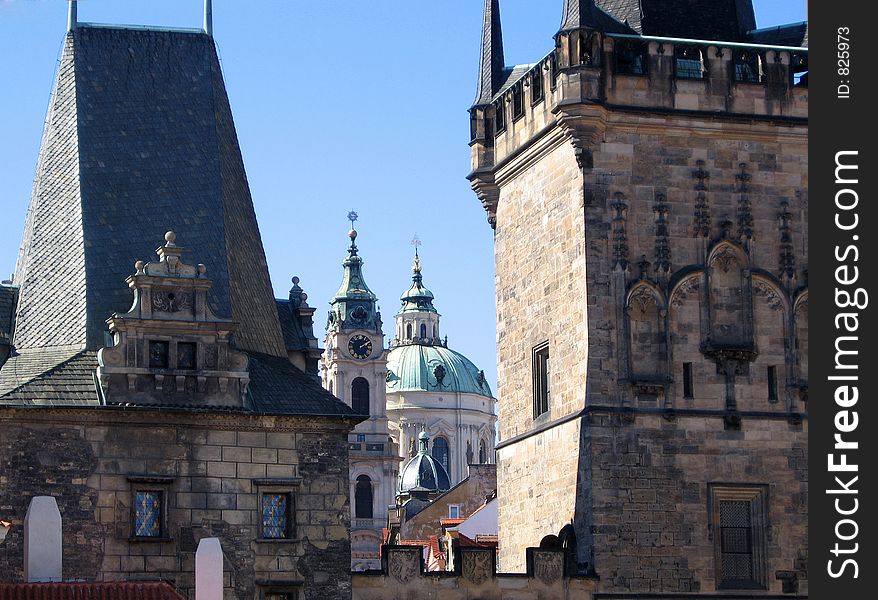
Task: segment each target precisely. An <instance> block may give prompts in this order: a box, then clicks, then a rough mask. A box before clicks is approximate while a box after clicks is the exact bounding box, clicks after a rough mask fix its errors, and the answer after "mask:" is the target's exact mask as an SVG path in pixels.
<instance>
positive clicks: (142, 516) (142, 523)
mask: <svg viewBox="0 0 878 600" xmlns="http://www.w3.org/2000/svg"><path fill="white" fill-rule="evenodd" d="M162 509H163V505H162V492H160V491H155V490H138V491H136V492H134V537H145V538H151V537H162V516H163V515H162Z"/></svg>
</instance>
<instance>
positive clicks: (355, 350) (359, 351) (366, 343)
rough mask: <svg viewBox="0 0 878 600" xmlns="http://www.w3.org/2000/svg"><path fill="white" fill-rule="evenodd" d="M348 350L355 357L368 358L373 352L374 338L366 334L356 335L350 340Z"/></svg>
mask: <svg viewBox="0 0 878 600" xmlns="http://www.w3.org/2000/svg"><path fill="white" fill-rule="evenodd" d="M348 352H350V353H351V356H353V357H354V358H359V359H364V358H368V357H369V355H370V354H372V340H370V339H369V338H367V337H366V336H365V335H355V336H353V337H351V339H350V340H349V341H348Z"/></svg>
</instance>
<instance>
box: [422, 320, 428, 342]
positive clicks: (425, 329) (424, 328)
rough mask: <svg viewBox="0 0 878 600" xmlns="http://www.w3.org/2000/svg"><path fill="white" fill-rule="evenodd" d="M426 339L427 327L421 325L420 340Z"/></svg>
mask: <svg viewBox="0 0 878 600" xmlns="http://www.w3.org/2000/svg"><path fill="white" fill-rule="evenodd" d="M426 337H427V326H426V325H424V324H423V323H421V339H425V338H426Z"/></svg>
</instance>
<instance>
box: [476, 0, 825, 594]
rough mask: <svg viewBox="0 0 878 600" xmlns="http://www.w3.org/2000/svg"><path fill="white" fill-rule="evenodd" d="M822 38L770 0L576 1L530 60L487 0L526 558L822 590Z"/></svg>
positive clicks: (633, 578) (486, 131)
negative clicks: (818, 572) (815, 565)
mask: <svg viewBox="0 0 878 600" xmlns="http://www.w3.org/2000/svg"><path fill="white" fill-rule="evenodd" d="M805 46H807V24H804V23H799V24H794V25H789V26H782V27H777V28H772V29H765V30H760V29H756V25H755V18H754V13H753V8H752V5H751V2H750V1H749V0H717V1H712V2H706V1H700V0H672V1H665V2H659V1H657V0H642V1H641V2H629V1H613V0H606V1H603V2H595V1H590V0H579V1H577V0H566V1H565V2H564V6H563V16H562V23H561V25H560V27H559V29H558V31H557V32H556V34H555V36H554V46H553V48H552V49H551V51H550V52H549V53H548V54H547V55H546V56H544V57H543V58H541V59H539V60H537V61H536V62H535V63H534V64H529V65H519V66H511V67H510V66H506V65H505V64H504V60H503V58H504V57H503V46H502V35H501V28H500V18H499V2H498V0H486V2H485V18H484V29H483V34H482V48H481V53H480V66H479V77H478V94H477V98H476V100H475V103H474V105H473V106H472V107H471V109H470V115H471V140H470V147H471V149H472V171H471V173H470V175H469V176H468V178H469V180H470V181H471V183H472V187H473V189H474V191H475V192H476V194H477V196H478V198H479V199H480V200H481V202H482V204H483V205H484V207H485V210H486V212H487V216H488V221H489V223H490V225H491V227H493V228H494V233H495V257H496V286H497V287H496V294H497V315H498V316H497V352H498V394H497V395H498V399H499V407H500V424H501V428H500V436H501V441H500V442H499V444H498V447H497V449H498V470H497V476H498V501H499V526H500V569H501V570H503V571H520V570H523V569H524V565H523V563H522V562H521V557H522V556H523V549H524V548H525V547H526V546H531V545H534V544H536V543H539V542H540V540H541V538H542V543H543V545H544V546H545V547H563V548H565V549H566V550H567V551H568V552H567V554H568V561H567V568H568V570H579V571H585V572H594V573H597V575H599V576H600V578H601V589H602V591H610V592H617V591H618V592H623V591H624V592H650V593H652V592H659V593H668V594H675V593H681V592H693V593H704V594H713V593H715V592H716V591H717V590H741V589H747V590H751V591H752V590H762V591H763V592H762V593H782V592H794V591H798V592H800V593H801V592H803V591H806V582H805V579H806V578H805V577H804V575H805V571H804V569H805V561H806V560H807V550H806V538H807V523H806V522H807V474H806V464H805V463H806V460H805V457H806V454H807V398H808V371H807V365H808V363H807V348H808V335H807V312H808V280H807V275H808V256H807V225H806V224H807V215H808V187H807V132H808V127H807V112H808V89H807V68H808V66H807V60H808V51H807V48H806V47H805ZM754 593H756V594H758V593H759V592H758V591H757V592H754ZM687 597H688V596H687Z"/></svg>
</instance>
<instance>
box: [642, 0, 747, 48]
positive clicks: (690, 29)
mask: <svg viewBox="0 0 878 600" xmlns="http://www.w3.org/2000/svg"><path fill="white" fill-rule="evenodd" d="M640 5H641V9H642V20H641V27H640V32H641V33H642V34H643V35H655V36H664V37H677V38H689V39H696V40H722V41H727V42H739V41H745V40H746V35H747V32H748V31H750V30H752V29H755V28H756V18H755V16H754V12H753V2H752V0H641V2H640Z"/></svg>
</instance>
